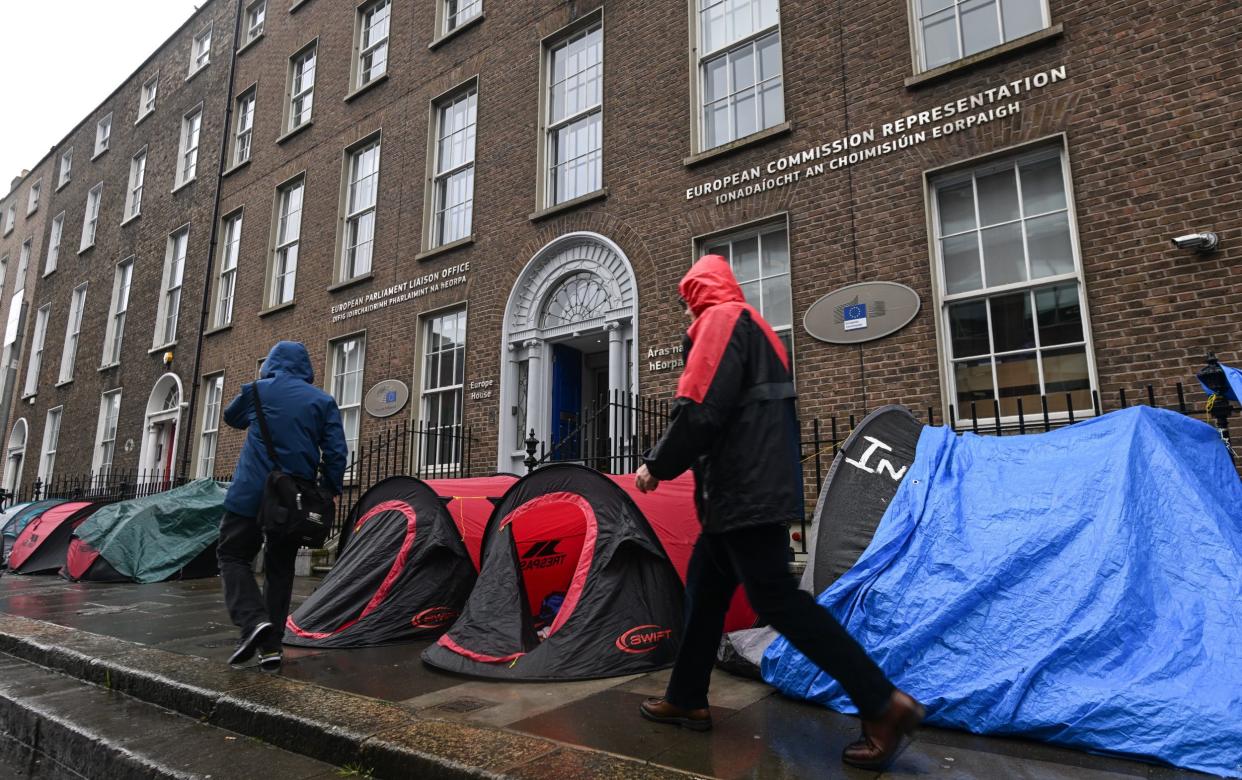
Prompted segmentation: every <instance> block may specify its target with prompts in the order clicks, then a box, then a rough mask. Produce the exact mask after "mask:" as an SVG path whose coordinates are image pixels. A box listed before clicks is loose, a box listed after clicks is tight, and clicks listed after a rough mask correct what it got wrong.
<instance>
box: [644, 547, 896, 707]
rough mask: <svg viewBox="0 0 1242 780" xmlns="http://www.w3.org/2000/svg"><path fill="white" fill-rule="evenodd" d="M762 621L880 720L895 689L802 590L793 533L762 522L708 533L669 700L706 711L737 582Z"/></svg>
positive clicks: (698, 554)
mask: <svg viewBox="0 0 1242 780" xmlns="http://www.w3.org/2000/svg"><path fill="white" fill-rule="evenodd" d="M739 582H740V583H741V584H742V586H743V587H744V588H745V589H746V597H747V598H748V599H750V604H751V606H752V607H754V609H755V611H756V612H757V613H759V617H760V618H762V619H763V620H765V621H766V622H768V623H769V624H771V625H772V627H773V628H775V629H776V630H777V631H779V632H780V633H781V634H782V635H784V637H785V638H786V639H788V640H789V643H790V644H792V645H793V646H794V647H796V648H797V649H798V650H800V651H801V652H802V654H803V655H805V656H806V657H807V658H808V659H810V660H811V661H812V662H813V663H814V664H815V665H817V666H818V667H819V668H820V669H823V670H824V671H825V672H827V673H828V674H829V675H831V676H832V677H834V678H835V679H836V680H837V681H838V682H840V683H841V686H842V687H843V688H845V691H846V693H848V694H849V696H850V698H851V699H853V700H854V705H855V706H856V707H858V711H859V712H860V713H861V714H862V717H864V718H867V719H872V718H876V717H878V716H879V715H881V714H882V713H883V712H884V710H885V709H886V708H887V706H888V700H889V697H890V696H891V695H892V692H893V684H892V683H891V682H889V680H888V678H887V677H885V676H884V672H882V671H880V667H878V666H876V665H875V662H874V661H872V660H871V658H869V657H868V656H867V653H866V651H864V650H863V649H862V646H861V645H859V644H858V643H857V642H855V641H854V639H853V637H851V636H850V635H849V634H848V633H846V631H845V629H844V628H842V627H841V624H840V623H838V622H837V620H836V618H834V617H833V616H832V614H831V613H829V612H828V610H826V609H824V608H823V607H821V606H820V605H819V604H817V603H815V599H814V598H813V597H812V596H811V594H809V593H807V592H806V591H804V590H799V589H798V583H797V580H795V579H794V576H793V574H792V573H790V571H789V531H788V529H786V528H785V527H784V526H783V525H760V526H754V527H751V528H743V529H739V530H736V531H729V532H726V533H720V534H707V533H705V534H702V535H700V536H699V541H698V542H697V543H696V544H695V545H694V553H693V554H692V555H691V556H690V568H689V571H688V572H687V574H686V625H685V633H684V636H683V637H682V643H681V649H680V650H679V651H678V653H677V662H676V663H675V664H674V666H673V676H672V677H671V678H670V679H669V683H668V691H667V692H666V693H665V699H667V700H668V701H669V703H671V704H674V705H676V706H678V707H683V708H686V709H698V708H700V707H706V706H707V689H708V685H709V683H710V682H711V674H712V666H713V664H714V663H715V660H716V650H717V648H718V647H719V646H720V635H721V632H722V631H723V630H724V619H725V613H726V612H727V611H728V609H729V602H730V601H731V600H732V598H733V592H734V591H735V590H737V586H738V583H739Z"/></svg>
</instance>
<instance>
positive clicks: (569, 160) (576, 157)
mask: <svg viewBox="0 0 1242 780" xmlns="http://www.w3.org/2000/svg"><path fill="white" fill-rule="evenodd" d="M601 124H602V123H601V117H600V114H598V113H595V114H591V115H590V116H587V117H584V118H583V119H580V120H578V121H576V122H573V123H571V124H569V125H566V126H565V127H562V128H560V129H559V130H557V131H555V133H554V134H553V139H552V161H553V164H552V184H553V201H552V202H553V203H563V202H564V201H567V200H573V199H574V198H576V197H578V196H579V195H585V194H587V193H590V192H594V191H595V190H597V189H599V188H600V186H601V180H602V167H603V166H602V156H601V154H600V145H601V144H600V141H601Z"/></svg>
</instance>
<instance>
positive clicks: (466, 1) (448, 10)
mask: <svg viewBox="0 0 1242 780" xmlns="http://www.w3.org/2000/svg"><path fill="white" fill-rule="evenodd" d="M441 1H442V2H443V3H444V6H443V10H442V13H443V14H444V32H443V33H442V34H444V35H447V34H448V33H451V32H452V31H453V30H456V29H457V28H458V27H461V26H462V25H463V24H465V23H466V22H468V21H470V20H471V19H473V18H475V17H476V16H478V15H480V14H482V13H483V0H441Z"/></svg>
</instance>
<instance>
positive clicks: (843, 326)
mask: <svg viewBox="0 0 1242 780" xmlns="http://www.w3.org/2000/svg"><path fill="white" fill-rule="evenodd" d="M919 306H920V301H919V294H918V293H916V292H915V291H914V290H912V289H910V288H909V287H906V286H905V285H904V284H897V283H895V282H861V283H859V284H851V285H849V286H847V287H842V288H841V289H839V290H834V291H833V292H830V293H828V294H827V295H825V296H824V297H823V298H820V299H819V300H818V301H816V302H815V303H813V304H811V308H809V309H807V310H806V316H805V317H803V318H802V327H803V328H805V329H806V332H807V333H809V334H811V335H812V336H814V337H815V338H817V339H819V340H820V341H826V342H828V343H829V344H861V343H862V342H864V341H872V340H874V339H879V338H883V337H885V336H889V335H891V334H893V333H896V332H897V331H899V330H901V329H902V328H904V327H905V326H906V325H908V324H909V323H910V320H912V319H914V315H916V314H918V313H919Z"/></svg>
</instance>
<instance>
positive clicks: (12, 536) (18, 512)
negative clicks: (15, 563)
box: [0, 498, 65, 566]
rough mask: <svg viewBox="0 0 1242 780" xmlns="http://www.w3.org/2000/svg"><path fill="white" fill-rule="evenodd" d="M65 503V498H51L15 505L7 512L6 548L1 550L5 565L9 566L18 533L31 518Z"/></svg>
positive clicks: (5, 523) (5, 524) (0, 553)
mask: <svg viewBox="0 0 1242 780" xmlns="http://www.w3.org/2000/svg"><path fill="white" fill-rule="evenodd" d="M63 503H65V501H64V499H60V498H49V499H45V500H43V501H33V502H31V503H29V504H23V505H22V506H21V508H18V507H13V508H12V509H11V510H10V511H9V512H6V513H5V518H6V519H5V522H4V542H3V544H4V548H3V551H2V552H0V555H3V560H4V565H5V566H8V563H9V553H11V552H13V543H14V542H16V541H17V535H18V534H20V533H21V532H22V531H23V530H25V528H26V526H27V525H29V524H30V521H31V520H34V519H35V518H36V517H38V516H39V515H41V514H43V513H44V512H45V511H47V510H48V509H51V508H52V507H54V506H56V505H57V504H63Z"/></svg>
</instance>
